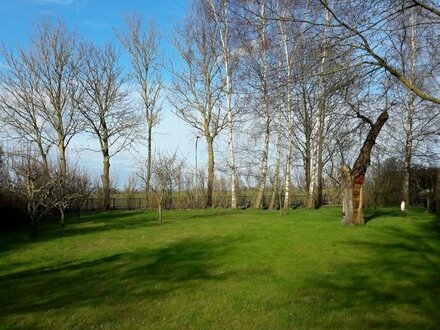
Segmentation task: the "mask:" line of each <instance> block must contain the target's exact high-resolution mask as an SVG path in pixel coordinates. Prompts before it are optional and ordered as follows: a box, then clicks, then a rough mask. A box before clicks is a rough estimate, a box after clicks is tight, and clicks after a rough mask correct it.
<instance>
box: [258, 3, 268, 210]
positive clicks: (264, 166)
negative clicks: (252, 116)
mask: <svg viewBox="0 0 440 330" xmlns="http://www.w3.org/2000/svg"><path fill="white" fill-rule="evenodd" d="M265 9H266V7H265V3H264V2H262V3H261V6H260V24H261V26H260V27H261V29H260V36H259V37H260V42H261V45H262V50H263V54H262V57H263V58H262V60H263V68H262V71H263V72H262V75H261V78H260V79H261V86H262V95H263V105H262V106H263V111H264V146H263V155H262V160H261V171H260V178H259V182H258V193H257V198H256V199H255V202H254V208H260V207H262V204H263V199H264V190H265V188H266V180H267V172H268V159H269V136H270V112H269V111H270V110H269V91H268V83H269V81H268V71H269V64H268V49H267V43H266V41H267V40H266V27H267V20H266V14H265Z"/></svg>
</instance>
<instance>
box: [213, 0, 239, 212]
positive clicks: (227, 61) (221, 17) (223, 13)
mask: <svg viewBox="0 0 440 330" xmlns="http://www.w3.org/2000/svg"><path fill="white" fill-rule="evenodd" d="M209 4H210V6H211V9H212V16H213V19H214V21H215V23H216V25H217V28H218V34H219V41H220V42H219V44H220V47H221V49H222V55H223V61H222V65H223V72H224V74H223V75H224V80H225V87H224V89H225V90H224V95H225V96H224V98H225V110H226V113H227V124H228V145H229V164H228V165H229V177H230V180H231V186H230V187H231V208H232V209H235V208H236V207H237V173H236V167H235V149H234V132H233V127H234V122H233V109H232V96H233V93H234V88H233V82H234V79H233V64H234V62H235V61H234V60H235V58H234V57H233V49H232V45H231V36H230V30H231V15H232V14H231V12H230V6H231V4H230V0H209Z"/></svg>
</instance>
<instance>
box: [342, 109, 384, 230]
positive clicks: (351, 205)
mask: <svg viewBox="0 0 440 330" xmlns="http://www.w3.org/2000/svg"><path fill="white" fill-rule="evenodd" d="M362 119H363V120H364V121H367V122H368V123H369V124H370V131H369V132H368V134H367V137H366V138H365V141H364V144H363V145H362V148H361V150H360V152H359V155H358V157H357V159H356V161H355V163H354V166H353V169H351V170H350V167H349V166H348V165H343V166H342V168H341V177H342V180H341V182H342V222H343V223H345V224H355V225H362V224H364V216H363V213H362V185H363V184H364V181H365V174H366V172H367V168H368V166H369V165H370V155H371V150H372V149H373V147H374V145H375V143H376V138H377V136H378V135H379V133H380V131H381V129H382V127H383V125H385V123H386V121H387V120H388V109H385V110H383V111H382V113H381V114H380V116H379V117H378V118H377V119H376V122H375V123H372V122H371V121H369V120H368V119H367V118H365V117H362Z"/></svg>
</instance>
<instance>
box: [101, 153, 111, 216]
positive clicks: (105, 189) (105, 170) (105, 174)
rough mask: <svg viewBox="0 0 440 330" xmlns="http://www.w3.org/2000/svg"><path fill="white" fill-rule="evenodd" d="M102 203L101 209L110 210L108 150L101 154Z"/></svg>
mask: <svg viewBox="0 0 440 330" xmlns="http://www.w3.org/2000/svg"><path fill="white" fill-rule="evenodd" d="M102 156H103V161H102V176H101V181H102V203H103V209H104V210H108V209H110V156H109V152H108V149H107V150H103V152H102Z"/></svg>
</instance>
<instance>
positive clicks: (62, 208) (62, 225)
mask: <svg viewBox="0 0 440 330" xmlns="http://www.w3.org/2000/svg"><path fill="white" fill-rule="evenodd" d="M58 209H59V210H60V224H61V227H64V226H65V222H64V207H63V206H60V207H59V208H58Z"/></svg>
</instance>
